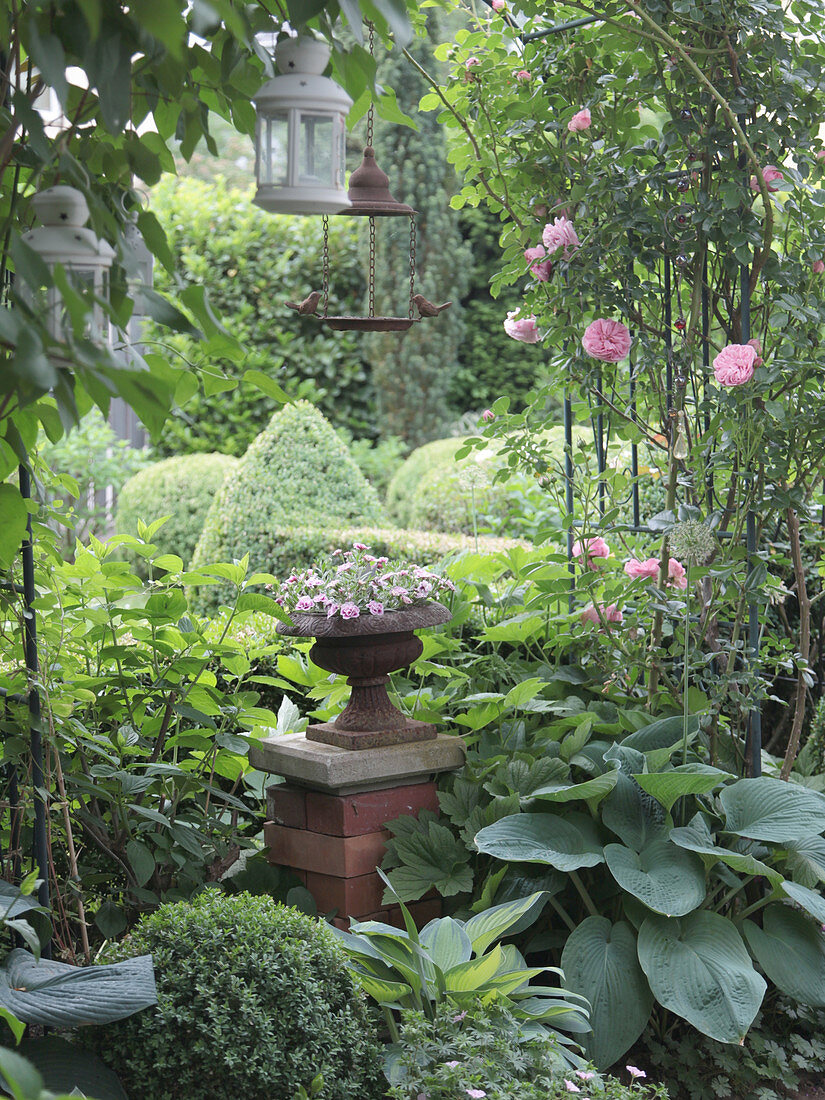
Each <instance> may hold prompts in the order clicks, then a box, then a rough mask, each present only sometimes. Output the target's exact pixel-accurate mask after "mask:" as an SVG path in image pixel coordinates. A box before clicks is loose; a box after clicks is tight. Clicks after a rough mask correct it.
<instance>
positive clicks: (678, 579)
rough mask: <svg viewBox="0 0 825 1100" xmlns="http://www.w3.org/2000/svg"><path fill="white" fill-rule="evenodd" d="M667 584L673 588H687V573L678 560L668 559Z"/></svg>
mask: <svg viewBox="0 0 825 1100" xmlns="http://www.w3.org/2000/svg"><path fill="white" fill-rule="evenodd" d="M667 583H668V584H669V585H671V586H672V587H673V588H681V589H682V590H683V591H684V589H686V588H687V573H686V572H685V567H684V565H682V563H681V562H680V561H679V560H678V559H677V558H668V559H667Z"/></svg>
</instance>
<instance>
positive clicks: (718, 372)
mask: <svg viewBox="0 0 825 1100" xmlns="http://www.w3.org/2000/svg"><path fill="white" fill-rule="evenodd" d="M757 358H758V356H757V353H756V348H754V347H752V345H750V344H728V346H727V347H726V348H722V350H721V351H720V352H719V354H718V355H717V356H716V358H715V359H714V360H713V373H714V376H715V378H716V381H717V382H718V383H719V385H720V386H742V385H744V383H745V382H750V380H751V378H753V372H754V369H755V368H756V360H757Z"/></svg>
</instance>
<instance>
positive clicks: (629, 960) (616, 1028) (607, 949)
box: [561, 917, 653, 1069]
mask: <svg viewBox="0 0 825 1100" xmlns="http://www.w3.org/2000/svg"><path fill="white" fill-rule="evenodd" d="M561 965H562V969H563V970H564V975H565V982H566V984H567V985H568V986H569V987H570V989H572V990H573V992H575V993H578V994H580V995H581V996H583V997H586V998H587V999H588V1001H589V1002H590V1022H591V1025H592V1027H593V1034H592V1036H591V1037H590V1039H589V1040H588V1042H587V1054H588V1057H590V1058H592V1059H593V1061H594V1062H595V1063H596V1065H597V1066H599V1068H600V1069H606V1068H607V1067H608V1066H611V1065H612V1064H613V1063H614V1062H615V1061H616V1060H617V1059H619V1058H621V1056H622V1055H623V1054H624V1053H625V1052H626V1051H628V1050H629V1049H630V1047H632V1046H633V1044H634V1043H635V1042H636V1040H637V1039H638V1038H639V1036H640V1035H641V1033H642V1032H643V1031H644V1029H645V1026H646V1025H647V1021H648V1019H649V1018H650V1010H651V1009H652V1008H653V994H652V993H651V992H650V987H649V986H648V984H647V981H646V979H645V976H644V974H643V973H642V969H641V967H640V966H639V960H638V958H637V957H636V936H635V935H634V932H633V929H632V928H631V927H630V925H629V924H625V922H624V921H620V922H619V923H618V924H611V923H610V921H609V920H608V919H607V918H606V917H587V918H586V919H585V920H583V921H582V923H581V924H580V925H579V926H578V927H577V928H576V929H575V930H574V931H573V932H572V933H571V934H570V935H569V936H568V937H567V942H566V943H565V945H564V951H563V952H562V956H561Z"/></svg>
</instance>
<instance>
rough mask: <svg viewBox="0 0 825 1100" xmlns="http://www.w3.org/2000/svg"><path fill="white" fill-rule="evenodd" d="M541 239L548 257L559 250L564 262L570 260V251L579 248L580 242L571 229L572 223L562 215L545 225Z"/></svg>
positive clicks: (573, 229)
mask: <svg viewBox="0 0 825 1100" xmlns="http://www.w3.org/2000/svg"><path fill="white" fill-rule="evenodd" d="M541 239H542V241H543V242H544V247H545V248H546V249H547V253H548V255H550V256H552V254H553V253H554V252H555V251H556V249H558V248H561V249H562V250H563V253H562V254H563V256H564V258H565V260H567V259H569V258H570V254H571V249H572V250H573V251H575V250H576V249H577V248H581V241H580V240H579V237H578V234H577V233H576V230H575V228H574V227H573V223H572V222H571V221H570V219H569V218H568V217H565V215H564V214H562V216H561V217H560V218H554V219H553V220H552V222H548V223H547V225H545V227H544V229H543V230H542V232H541Z"/></svg>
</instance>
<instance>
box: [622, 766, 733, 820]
mask: <svg viewBox="0 0 825 1100" xmlns="http://www.w3.org/2000/svg"><path fill="white" fill-rule="evenodd" d="M633 778H634V779H635V780H636V782H637V783H638V784H639V786H640V787H641V788H642V790H643V791H647V793H648V794H649V795H652V796H653V798H655V799H656V801H657V802H661V804H662V805H663V806H664V808H665V809H666V810H667V811H668V813H670V810H671V808H672V807H673V803H674V802H675V801H676V799H677V798H682V797H683V796H684V795H686V794H706V793H707V792H708V791H712V790H713V788H714V787H718V786H719V785H720V784H721V783H724V781H725V780H726V779H731V778H733V777H732V776H731V774H730V772H723V771H720V770H719V768H712V767H711V766H710V765H709V764H680V765H679V767H678V768H673V769H671V770H670V771H666V772H654V773H652V774H649V773H644V774H642V775H634V776H633Z"/></svg>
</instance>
